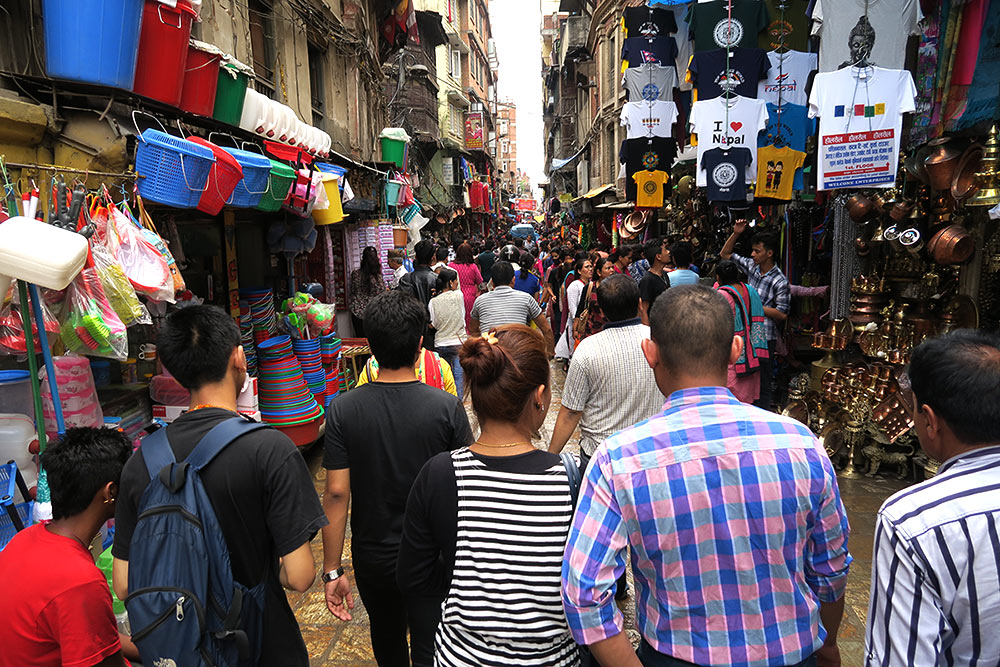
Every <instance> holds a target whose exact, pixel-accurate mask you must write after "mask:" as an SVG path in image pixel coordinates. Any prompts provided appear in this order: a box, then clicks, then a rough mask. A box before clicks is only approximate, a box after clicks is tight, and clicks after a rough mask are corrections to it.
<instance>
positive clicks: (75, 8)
mask: <svg viewBox="0 0 1000 667" xmlns="http://www.w3.org/2000/svg"><path fill="white" fill-rule="evenodd" d="M142 7H143V0H73V1H72V2H66V1H65V0H43V2H42V14H43V17H44V23H45V59H46V65H45V71H46V72H47V73H48V75H49V76H50V77H52V78H53V79H68V80H70V81H84V82H87V83H97V84H100V85H102V86H114V87H116V88H125V89H127V90H131V88H132V83H133V79H134V78H135V62H136V56H137V54H138V52H139V28H140V25H141V23H142Z"/></svg>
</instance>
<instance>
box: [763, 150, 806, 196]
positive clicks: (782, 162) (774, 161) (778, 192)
mask: <svg viewBox="0 0 1000 667" xmlns="http://www.w3.org/2000/svg"><path fill="white" fill-rule="evenodd" d="M805 159H806V154H805V153H803V152H802V151H797V150H793V149H791V148H789V147H787V146H785V147H784V148H775V147H774V146H764V147H762V148H758V149H757V190H756V192H755V193H754V194H755V196H757V197H768V198H770V199H784V200H786V201H787V200H789V199H791V198H792V182H793V181H794V180H795V170H796V169H798V168H800V167H801V166H802V165H803V163H804V162H805Z"/></svg>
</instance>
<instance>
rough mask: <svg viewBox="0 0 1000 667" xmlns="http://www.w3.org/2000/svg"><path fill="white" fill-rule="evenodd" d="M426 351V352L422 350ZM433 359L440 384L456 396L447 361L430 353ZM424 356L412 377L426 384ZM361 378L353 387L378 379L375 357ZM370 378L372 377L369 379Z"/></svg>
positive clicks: (456, 392)
mask: <svg viewBox="0 0 1000 667" xmlns="http://www.w3.org/2000/svg"><path fill="white" fill-rule="evenodd" d="M423 351H426V350H422V352H423ZM432 354H433V355H434V359H435V360H436V361H437V363H438V368H439V369H440V370H441V383H442V384H444V390H445V391H446V392H448V393H449V394H451V395H452V396H458V388H457V387H456V386H455V375H454V373H452V372H451V365H450V364H448V362H447V361H445V360H444V359H442V358H441V357H440V356H438V354H437V353H436V352H434V353H432ZM424 359H425V357H424V355H423V354H421V355H420V361H419V362H418V363H417V365H416V367H415V368H414V369H413V375H414V376H415V377H416V379H418V380H420V381H421V382H424V383H426V382H427V381H426V380H425V379H424ZM360 375H361V377H359V378H358V384H356V385H355V387H360V386H361V385H363V384H367V383H368V382H370V381H372V380H373V379H374V380H377V379H378V362H376V361H375V357H369V359H368V362H367V363H366V364H365V367H364V370H362V371H361V374H360ZM369 376H372V377H369Z"/></svg>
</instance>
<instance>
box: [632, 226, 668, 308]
mask: <svg viewBox="0 0 1000 667" xmlns="http://www.w3.org/2000/svg"><path fill="white" fill-rule="evenodd" d="M643 254H644V255H645V257H646V261H647V262H649V269H648V270H647V271H646V273H644V274H643V275H642V279H641V280H640V281H639V315H640V316H641V317H642V323H643V324H645V325H646V326H649V310H650V308H652V307H653V302H654V301H656V297H658V296H660V295H661V294H663V293H664V292H666V291H667V288H668V287H670V278H668V277H667V272H666V271H664V270H663V269H664V267H666V265H667V260H668V259H669V257H670V251H669V250H668V248H667V240H666V239H665V238H662V237H661V238H658V239H654V240H652V241H650V242H649V243H647V244H646V247H645V248H644V249H643Z"/></svg>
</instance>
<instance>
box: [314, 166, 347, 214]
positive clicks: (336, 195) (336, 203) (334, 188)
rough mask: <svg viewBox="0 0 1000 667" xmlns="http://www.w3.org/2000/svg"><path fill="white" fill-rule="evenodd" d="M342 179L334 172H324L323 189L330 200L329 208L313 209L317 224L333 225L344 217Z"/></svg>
mask: <svg viewBox="0 0 1000 667" xmlns="http://www.w3.org/2000/svg"><path fill="white" fill-rule="evenodd" d="M339 181H340V179H339V178H338V177H337V176H335V175H334V174H323V189H324V190H325V191H326V198H327V199H328V200H329V202H330V206H329V208H324V209H313V212H312V218H313V222H315V223H316V224H317V225H332V224H334V223H336V222H341V221H342V220H343V219H344V207H343V204H341V201H340V186H339V185H338V182H339Z"/></svg>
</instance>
